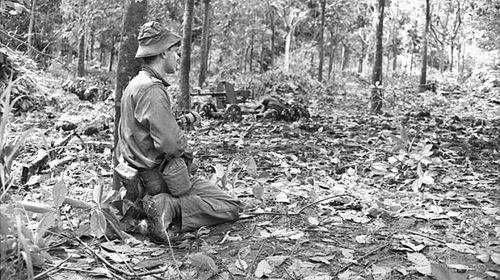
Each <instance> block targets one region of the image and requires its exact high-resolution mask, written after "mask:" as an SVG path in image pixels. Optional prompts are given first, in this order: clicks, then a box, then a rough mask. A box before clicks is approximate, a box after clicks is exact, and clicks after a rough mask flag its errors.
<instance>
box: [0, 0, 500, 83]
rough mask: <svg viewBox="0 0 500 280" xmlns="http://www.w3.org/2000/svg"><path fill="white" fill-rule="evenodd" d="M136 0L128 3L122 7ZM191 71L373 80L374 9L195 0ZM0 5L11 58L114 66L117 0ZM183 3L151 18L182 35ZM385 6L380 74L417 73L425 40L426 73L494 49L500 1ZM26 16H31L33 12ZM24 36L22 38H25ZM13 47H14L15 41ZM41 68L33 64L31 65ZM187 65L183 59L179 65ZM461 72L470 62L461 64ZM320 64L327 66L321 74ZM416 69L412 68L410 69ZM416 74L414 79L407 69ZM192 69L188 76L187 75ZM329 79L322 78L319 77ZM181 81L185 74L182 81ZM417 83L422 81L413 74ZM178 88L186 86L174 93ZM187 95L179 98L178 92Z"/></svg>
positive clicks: (341, 0) (16, 0)
mask: <svg viewBox="0 0 500 280" xmlns="http://www.w3.org/2000/svg"><path fill="white" fill-rule="evenodd" d="M129 1H133V2H137V1H138V0H127V1H126V2H129ZM193 2H194V3H193V21H192V24H193V26H192V36H191V38H192V49H191V52H192V56H190V59H192V60H193V63H192V64H191V67H190V71H189V72H194V73H195V74H197V76H196V77H197V80H198V81H197V82H198V85H199V86H202V85H203V83H205V81H206V80H207V78H209V77H210V76H214V75H216V76H217V74H219V73H222V72H223V73H225V74H231V73H233V74H234V73H252V72H264V71H267V70H270V69H284V70H285V69H291V70H293V71H296V70H297V69H299V70H300V69H306V70H307V72H308V73H309V74H311V75H312V76H314V77H315V78H317V79H318V80H325V79H331V78H333V77H335V75H338V74H341V73H343V72H357V73H359V75H361V76H363V77H365V78H366V77H369V76H371V75H372V73H371V72H370V70H373V66H374V64H375V63H376V56H375V55H374V53H375V49H376V46H377V40H376V39H375V38H376V37H375V36H373V35H374V33H375V31H376V30H375V25H373V24H372V22H373V21H374V20H375V18H377V17H378V8H377V7H378V5H377V3H376V2H373V1H368V0H361V1H349V0H338V1H327V0H321V1H309V0H307V1H306V0H289V1H288V0H265V1H262V0H246V1H238V0H225V1H215V0H212V1H209V0H199V1H193ZM27 3H28V1H24V0H11V1H7V0H2V1H0V12H1V13H2V15H1V16H0V31H4V32H5V33H2V32H0V39H1V40H2V42H3V43H4V44H6V45H8V46H9V47H11V48H13V49H18V50H21V51H27V50H28V49H29V47H27V45H30V46H32V47H33V48H35V49H36V50H38V51H40V52H44V53H47V54H51V55H55V56H59V57H64V58H66V62H67V63H68V64H69V63H74V64H75V65H74V71H75V75H76V74H77V73H78V75H80V76H82V75H85V72H86V70H87V69H88V68H89V66H90V65H91V66H92V67H97V66H101V67H102V66H104V67H107V68H108V70H113V67H116V59H115V55H116V53H117V49H116V47H117V46H118V36H119V33H120V26H121V22H120V19H121V14H122V13H123V10H122V9H123V7H122V5H123V1H121V0H55V1H53V0H34V1H29V4H27ZM184 3H185V2H184V1H174V0H166V1H150V3H149V7H150V10H149V19H151V20H157V21H160V22H161V23H163V24H165V25H168V26H171V27H174V29H177V31H178V33H180V31H181V29H182V22H183V20H184V18H183V15H184V11H185V9H184V6H183V4H184ZM425 3H426V1H425V0H418V1H413V0H398V1H390V2H389V1H387V2H386V3H385V4H386V7H385V12H384V13H385V22H386V24H384V26H385V27H384V29H385V30H384V33H385V37H384V39H383V40H382V46H383V47H384V51H383V52H382V55H383V57H385V58H387V59H383V63H382V69H387V73H386V74H389V75H390V74H394V75H403V74H404V75H417V74H421V70H422V69H421V68H422V64H421V61H422V59H423V58H424V57H423V53H424V52H423V48H424V41H425V40H424V37H426V38H427V52H426V53H427V55H428V57H427V64H426V65H427V66H426V67H427V70H429V69H437V70H440V71H449V70H451V71H457V70H459V71H462V70H463V69H464V68H466V65H465V63H464V62H465V61H467V56H470V55H471V54H470V53H468V52H467V48H468V46H469V45H470V44H471V40H477V41H478V42H479V43H480V45H481V46H483V47H484V48H488V49H495V48H496V49H500V43H498V42H499V40H498V36H499V35H500V24H499V22H500V21H498V18H499V16H500V12H499V11H498V9H497V8H495V7H498V6H499V5H500V0H477V1H472V0H447V1H431V3H429V7H430V13H431V16H432V17H431V21H430V22H429V27H428V36H424V30H425V17H424V16H422V15H423V14H424V13H425V11H424V10H425ZM33 7H36V8H35V9H33ZM28 35H29V36H28ZM14 38H15V39H14ZM35 58H36V59H39V58H40V56H36V57H35ZM185 59H187V58H185ZM468 61H469V63H474V62H473V61H472V60H470V59H469V60H468ZM326 65H328V66H326ZM418 66H420V67H418ZM417 68H418V69H419V71H415V69H417ZM191 70H192V71H191ZM327 73H328V75H326V74H327ZM183 75H184V74H183ZM420 76H421V75H420ZM182 87H183V88H185V87H184V86H182ZM183 90H185V89H183Z"/></svg>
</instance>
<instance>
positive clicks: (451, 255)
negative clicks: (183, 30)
mask: <svg viewBox="0 0 500 280" xmlns="http://www.w3.org/2000/svg"><path fill="white" fill-rule="evenodd" d="M282 78H283V77H282ZM285 78H286V77H285ZM277 82H279V83H282V84H284V85H290V84H292V85H293V82H292V80H281V81H277ZM296 87H297V86H295V85H294V86H293V87H288V88H296ZM368 91H369V90H368V89H367V88H366V87H363V85H362V84H360V83H359V81H356V79H354V78H352V79H346V80H345V81H343V82H342V84H339V85H336V86H333V87H331V88H323V87H321V86H319V87H317V88H315V90H314V91H309V92H304V93H297V92H296V91H295V92H293V91H292V92H288V93H287V94H288V96H289V95H294V96H293V97H301V98H302V99H303V100H308V101H307V102H306V103H307V104H306V105H307V108H308V110H309V113H310V115H311V117H310V118H309V119H304V118H302V119H300V120H299V121H296V122H285V121H278V120H273V119H257V118H255V116H253V115H245V116H244V118H243V120H242V121H240V122H226V121H223V120H204V121H203V122H202V124H201V126H200V127H197V128H196V129H194V130H190V131H188V132H187V133H188V135H189V141H190V144H191V146H192V147H193V149H194V150H195V151H196V155H197V158H198V159H199V163H198V165H199V168H198V174H200V175H203V176H205V177H207V178H209V179H210V180H212V181H213V182H215V183H216V184H218V185H219V186H220V187H222V188H223V189H226V190H227V191H228V192H230V193H231V194H232V195H235V196H237V197H239V198H240V199H241V200H242V201H243V203H244V204H245V212H244V213H243V214H242V216H241V220H239V221H238V222H236V223H233V224H224V225H220V226H215V227H208V228H207V227H203V228H200V229H199V230H198V231H196V232H192V233H186V234H184V235H182V236H180V237H179V238H178V239H176V240H172V244H171V246H169V245H168V244H165V245H158V244H154V243H151V242H150V241H149V240H148V239H147V238H144V237H143V236H141V235H140V234H133V235H128V234H126V233H123V235H121V236H120V237H121V239H120V238H118V237H116V238H111V235H105V234H104V233H105V232H106V224H107V225H108V228H109V226H110V225H113V226H115V227H116V226H117V225H118V226H119V223H113V217H115V216H114V215H112V213H110V212H109V211H104V209H101V208H100V206H101V204H100V203H101V201H102V199H103V198H102V197H103V193H105V192H106V191H107V189H108V187H107V186H110V185H111V174H112V173H111V166H112V156H111V154H112V146H113V144H112V127H113V124H112V116H111V113H109V112H112V106H113V104H112V101H110V100H108V101H104V102H94V103H91V102H88V101H80V100H78V99H77V98H76V96H71V95H64V93H62V92H61V91H60V90H58V89H57V90H55V89H54V92H56V93H55V95H59V96H57V97H55V98H57V99H58V100H60V103H57V104H55V105H53V106H46V107H44V108H43V109H42V110H38V111H35V112H28V113H25V114H22V115H20V116H17V117H16V118H14V120H13V122H12V130H13V135H15V133H16V131H19V132H20V131H24V130H26V129H27V128H30V127H34V128H33V133H32V135H30V136H29V137H28V140H27V143H26V147H25V150H24V152H23V155H22V156H21V157H20V158H19V162H17V163H15V164H14V168H17V169H20V170H22V174H20V177H21V181H23V184H22V185H21V184H18V186H22V187H18V188H17V189H15V190H14V191H13V194H11V196H10V197H8V198H6V199H7V200H10V201H11V202H12V203H9V204H8V205H7V206H3V207H10V208H9V209H7V210H8V211H18V212H19V206H23V207H24V209H25V210H26V211H23V214H22V215H23V217H24V218H28V220H29V224H28V227H27V228H26V231H28V232H30V233H31V235H30V237H29V238H26V240H27V241H26V240H25V241H26V242H27V243H29V244H31V245H29V244H23V246H32V247H31V248H32V250H31V251H32V252H33V253H32V254H31V258H30V261H31V262H32V264H33V266H34V267H35V275H36V274H37V273H38V275H39V277H38V278H37V279H42V278H43V277H49V278H50V279H63V278H67V277H76V279H87V278H88V277H95V278H103V277H110V278H115V279H133V278H137V279H179V278H182V279H261V278H262V279H307V280H323V279H429V278H434V279H438V280H444V279H495V278H498V277H500V241H499V240H500V238H499V237H500V210H499V207H500V189H499V186H500V176H499V174H500V170H499V169H500V168H499V166H500V155H499V151H500V113H499V112H500V106H499V105H498V103H497V100H500V89H499V88H498V87H496V88H492V89H491V91H490V92H488V93H485V92H484V91H481V90H467V91H463V92H458V93H457V92H454V93H448V94H444V93H445V92H443V93H439V92H438V93H437V94H436V93H431V92H425V93H420V94H419V93H415V92H413V91H411V90H405V89H401V88H394V89H386V104H385V106H386V107H385V111H386V113H385V114H383V115H372V114H370V113H368V110H367V106H368V102H369V99H368V95H369V93H368ZM297 95H302V96H297ZM19 132H18V133H19ZM29 202H31V204H30V203H29ZM44 207H45V208H44ZM43 209H45V210H46V211H41V210H43ZM89 209H91V210H89ZM2 212H3V211H2ZM42 212H43V213H42ZM33 213H37V214H33ZM2 219H3V220H4V221H5V219H6V217H2ZM14 220H15V219H14ZM11 221H12V219H11ZM106 221H107V222H106ZM19 222H20V221H19ZM103 224H104V225H103ZM2 226H4V224H3V225H2ZM27 235H28V234H27ZM108 236H109V238H108ZM96 237H100V239H97V238H96ZM13 239H15V238H11V239H10V240H11V243H12V242H14V241H12V240H13ZM8 240H9V239H7V241H8ZM122 240H124V241H122ZM4 241H5V240H4ZM26 242H25V243H26ZM11 243H8V244H11ZM3 244H5V243H3ZM24 248H26V247H24ZM171 248H172V249H173V250H171ZM2 250H4V249H2ZM7 252H9V251H7ZM24 259H27V257H26V256H25V257H24ZM6 261H7V260H5V259H4V258H2V262H3V263H4V264H2V266H3V268H2V269H6V267H7V269H8V268H9V267H8V263H7V262H6ZM5 263H7V265H5ZM17 265H19V264H17ZM12 266H14V264H12Z"/></svg>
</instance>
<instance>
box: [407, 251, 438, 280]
mask: <svg viewBox="0 0 500 280" xmlns="http://www.w3.org/2000/svg"><path fill="white" fill-rule="evenodd" d="M407 258H408V260H409V261H411V262H412V263H414V264H415V266H414V269H415V270H416V271H418V272H419V273H421V274H423V275H427V276H431V275H432V271H431V263H430V261H429V260H428V259H427V257H426V256H424V255H423V254H421V253H407Z"/></svg>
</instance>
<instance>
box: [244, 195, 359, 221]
mask: <svg viewBox="0 0 500 280" xmlns="http://www.w3.org/2000/svg"><path fill="white" fill-rule="evenodd" d="M341 196H350V197H354V196H352V195H350V194H336V195H332V196H329V197H325V198H322V199H320V200H317V201H314V202H311V203H309V204H307V205H306V206H304V207H302V208H300V209H299V211H297V212H295V213H293V212H287V213H281V212H258V213H249V214H248V215H252V216H249V217H244V218H241V219H245V218H251V217H253V216H258V215H280V216H295V215H299V214H300V213H302V211H304V210H305V209H306V208H308V207H311V206H313V205H316V204H318V203H321V202H323V201H325V200H329V199H332V198H337V197H341Z"/></svg>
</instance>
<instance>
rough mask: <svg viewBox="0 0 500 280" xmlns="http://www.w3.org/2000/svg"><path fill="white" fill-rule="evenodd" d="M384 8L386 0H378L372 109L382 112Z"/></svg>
mask: <svg viewBox="0 0 500 280" xmlns="http://www.w3.org/2000/svg"><path fill="white" fill-rule="evenodd" d="M384 8H385V0H378V15H377V30H376V33H375V42H376V47H375V61H374V64H373V75H372V96H371V110H372V112H375V113H380V111H381V110H382V59H383V46H382V38H383V35H384Z"/></svg>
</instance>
